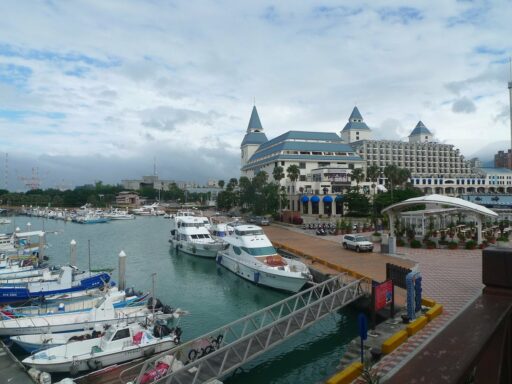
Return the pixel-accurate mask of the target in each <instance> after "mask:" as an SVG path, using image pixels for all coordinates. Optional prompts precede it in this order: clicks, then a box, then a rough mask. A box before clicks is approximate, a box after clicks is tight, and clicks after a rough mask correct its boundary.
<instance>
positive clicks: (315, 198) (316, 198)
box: [311, 195, 320, 203]
mask: <svg viewBox="0 0 512 384" xmlns="http://www.w3.org/2000/svg"><path fill="white" fill-rule="evenodd" d="M319 201H320V198H319V197H318V196H317V195H315V196H313V197H311V202H312V203H318V202H319Z"/></svg>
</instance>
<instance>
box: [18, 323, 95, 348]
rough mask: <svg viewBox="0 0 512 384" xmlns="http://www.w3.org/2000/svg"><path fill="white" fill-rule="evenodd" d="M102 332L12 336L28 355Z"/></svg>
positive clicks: (91, 330) (92, 330) (90, 330)
mask: <svg viewBox="0 0 512 384" xmlns="http://www.w3.org/2000/svg"><path fill="white" fill-rule="evenodd" d="M97 328H98V329H100V330H96V329H88V330H85V331H75V332H64V333H38V334H35V335H20V336H11V337H10V339H11V341H12V342H13V343H14V344H16V345H18V346H19V347H20V348H22V349H23V350H25V351H26V352H27V353H32V352H36V351H42V350H45V349H48V348H53V347H57V346H59V345H64V344H67V343H72V342H76V341H82V340H89V339H92V338H95V337H100V336H101V335H102V331H101V329H103V327H102V326H101V327H97Z"/></svg>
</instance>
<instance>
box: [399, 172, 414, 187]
mask: <svg viewBox="0 0 512 384" xmlns="http://www.w3.org/2000/svg"><path fill="white" fill-rule="evenodd" d="M410 177H411V171H409V170H408V169H407V168H399V169H398V177H397V182H398V184H399V185H401V186H403V185H404V184H405V183H406V182H407V180H409V178H410Z"/></svg>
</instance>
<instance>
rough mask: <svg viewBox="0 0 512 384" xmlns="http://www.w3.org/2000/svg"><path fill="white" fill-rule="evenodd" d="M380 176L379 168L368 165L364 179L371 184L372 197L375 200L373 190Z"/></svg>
mask: <svg viewBox="0 0 512 384" xmlns="http://www.w3.org/2000/svg"><path fill="white" fill-rule="evenodd" d="M380 174H381V171H380V168H379V166H377V165H370V166H369V167H368V168H367V169H366V177H368V179H369V180H370V181H371V182H372V188H373V196H374V200H375V188H376V187H377V185H376V183H377V180H378V179H379V176H380Z"/></svg>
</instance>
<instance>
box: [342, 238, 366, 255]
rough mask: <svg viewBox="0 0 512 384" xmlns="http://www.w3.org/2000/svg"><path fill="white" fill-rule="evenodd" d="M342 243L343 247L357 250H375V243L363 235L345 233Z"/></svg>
mask: <svg viewBox="0 0 512 384" xmlns="http://www.w3.org/2000/svg"><path fill="white" fill-rule="evenodd" d="M341 244H342V245H343V248H345V249H353V250H355V251H356V252H361V251H369V252H372V251H373V243H372V242H370V241H368V239H367V238H366V237H364V236H361V235H345V236H343V240H342V241H341Z"/></svg>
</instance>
